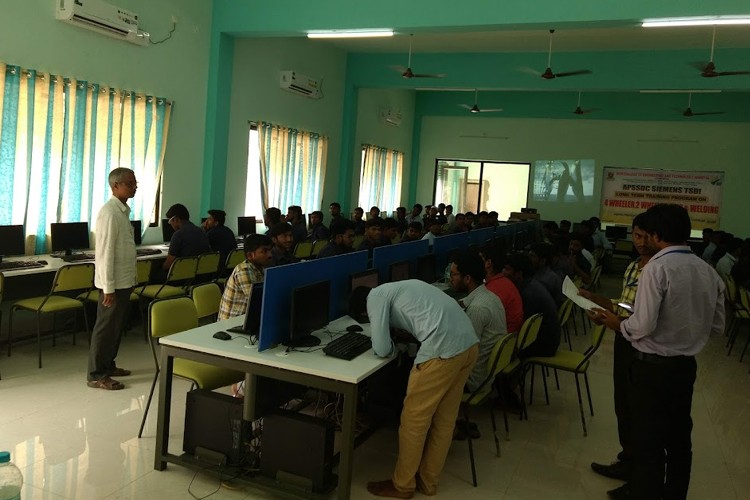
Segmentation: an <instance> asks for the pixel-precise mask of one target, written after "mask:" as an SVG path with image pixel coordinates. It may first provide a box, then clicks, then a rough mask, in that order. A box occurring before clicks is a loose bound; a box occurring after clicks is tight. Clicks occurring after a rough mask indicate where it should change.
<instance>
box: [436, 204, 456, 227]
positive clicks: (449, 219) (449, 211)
mask: <svg viewBox="0 0 750 500" xmlns="http://www.w3.org/2000/svg"><path fill="white" fill-rule="evenodd" d="M438 208H439V207H438ZM445 220H446V223H447V224H453V223H454V222H455V221H456V216H455V215H453V205H446V206H445Z"/></svg>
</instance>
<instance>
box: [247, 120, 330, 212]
mask: <svg viewBox="0 0 750 500" xmlns="http://www.w3.org/2000/svg"><path fill="white" fill-rule="evenodd" d="M327 152H328V138H327V137H325V136H323V135H320V134H316V133H314V132H306V131H303V130H296V129H292V128H287V127H281V126H279V125H273V124H271V123H263V122H261V123H258V124H257V126H256V125H253V124H251V126H250V137H249V142H248V161H247V191H246V193H247V194H246V198H245V214H247V215H262V214H263V213H265V210H266V209H267V208H268V207H278V208H280V209H281V211H282V212H284V211H285V210H286V208H287V207H289V206H291V205H299V206H300V207H302V211H303V212H305V213H310V212H312V211H314V210H320V204H321V203H322V201H323V186H324V184H325V175H326V157H327Z"/></svg>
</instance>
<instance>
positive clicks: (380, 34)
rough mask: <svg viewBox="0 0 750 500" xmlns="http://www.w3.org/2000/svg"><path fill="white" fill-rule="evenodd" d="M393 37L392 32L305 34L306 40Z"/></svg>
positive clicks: (333, 31) (319, 32) (324, 32)
mask: <svg viewBox="0 0 750 500" xmlns="http://www.w3.org/2000/svg"><path fill="white" fill-rule="evenodd" d="M386 36H393V30H373V31H336V30H331V31H315V32H310V33H308V34H307V38H376V37H386Z"/></svg>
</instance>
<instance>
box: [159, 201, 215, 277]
mask: <svg viewBox="0 0 750 500" xmlns="http://www.w3.org/2000/svg"><path fill="white" fill-rule="evenodd" d="M167 217H168V218H169V220H168V221H167V223H168V224H169V225H170V226H172V229H174V231H175V232H174V234H173V235H172V239H171V240H170V242H169V255H167V259H166V260H165V261H164V265H163V266H162V269H163V270H164V271H169V268H170V267H172V262H174V261H175V259H176V258H178V257H192V256H196V255H200V254H202V253H207V252H210V251H211V244H210V243H209V242H208V236H206V233H205V232H204V231H203V230H202V229H201V228H199V227H198V226H196V225H195V224H193V223H192V222H190V212H188V209H187V207H185V205H182V204H180V203H177V204H176V205H172V206H171V207H169V210H167Z"/></svg>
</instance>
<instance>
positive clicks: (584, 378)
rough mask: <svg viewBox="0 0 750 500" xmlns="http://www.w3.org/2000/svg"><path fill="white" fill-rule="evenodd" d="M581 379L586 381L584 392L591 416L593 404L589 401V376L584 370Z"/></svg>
mask: <svg viewBox="0 0 750 500" xmlns="http://www.w3.org/2000/svg"><path fill="white" fill-rule="evenodd" d="M583 381H584V382H586V394H587V395H588V397H589V410H591V416H592V417H593V416H594V405H593V404H592V403H591V388H590V387H589V376H588V374H587V373H586V372H584V373H583Z"/></svg>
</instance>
